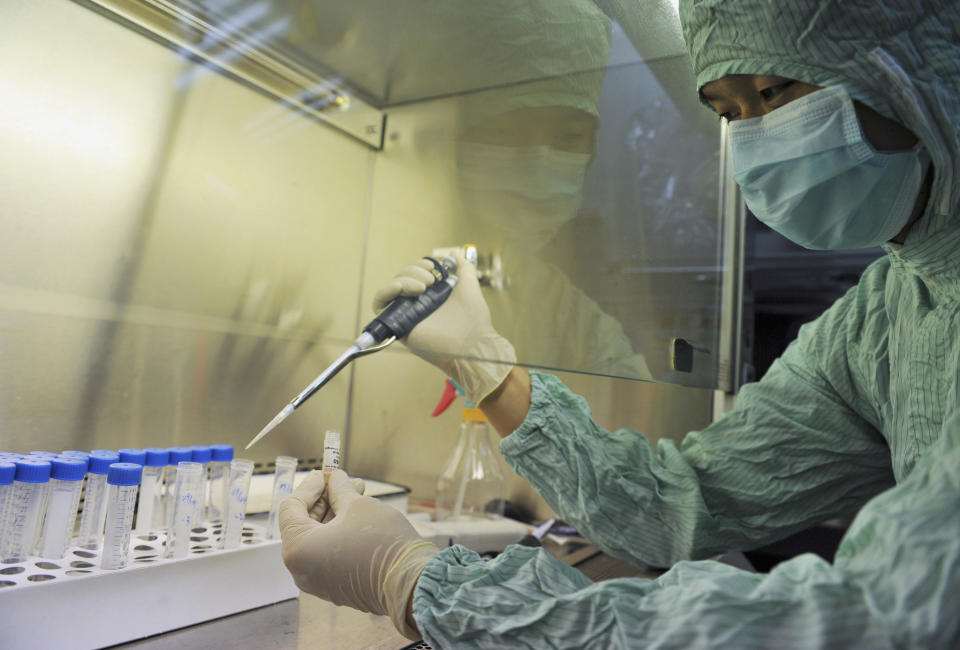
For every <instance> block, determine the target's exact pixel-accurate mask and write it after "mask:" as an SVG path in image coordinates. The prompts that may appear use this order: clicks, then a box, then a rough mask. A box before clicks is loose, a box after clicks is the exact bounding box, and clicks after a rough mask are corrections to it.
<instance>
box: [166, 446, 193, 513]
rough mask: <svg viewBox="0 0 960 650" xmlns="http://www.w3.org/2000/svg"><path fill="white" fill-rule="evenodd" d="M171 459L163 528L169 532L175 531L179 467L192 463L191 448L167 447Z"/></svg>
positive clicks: (168, 467) (167, 472)
mask: <svg viewBox="0 0 960 650" xmlns="http://www.w3.org/2000/svg"><path fill="white" fill-rule="evenodd" d="M167 451H168V452H170V459H169V460H168V461H167V471H166V472H164V479H163V528H164V530H166V531H167V532H169V531H171V530H173V510H174V505H175V504H176V502H177V499H176V496H177V466H178V465H179V464H180V463H182V462H184V461H187V462H190V459H191V458H192V457H193V453H192V452H191V451H190V447H167Z"/></svg>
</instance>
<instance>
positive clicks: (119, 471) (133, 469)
mask: <svg viewBox="0 0 960 650" xmlns="http://www.w3.org/2000/svg"><path fill="white" fill-rule="evenodd" d="M142 473H143V465H139V464H137V463H114V464H112V465H111V466H110V471H109V472H107V483H109V484H110V485H140V475H141V474H142Z"/></svg>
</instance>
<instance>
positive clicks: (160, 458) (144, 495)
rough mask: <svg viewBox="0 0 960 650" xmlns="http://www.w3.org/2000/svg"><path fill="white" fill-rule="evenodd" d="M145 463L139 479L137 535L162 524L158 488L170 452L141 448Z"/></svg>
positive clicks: (161, 449)
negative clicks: (141, 476)
mask: <svg viewBox="0 0 960 650" xmlns="http://www.w3.org/2000/svg"><path fill="white" fill-rule="evenodd" d="M143 451H144V452H145V453H144V456H145V464H144V466H143V478H142V479H141V480H140V498H139V500H138V501H137V525H136V526H135V528H134V531H135V532H136V534H137V535H146V534H147V533H149V532H150V531H151V530H154V529H156V528H160V527H161V526H162V520H163V511H162V503H161V502H160V490H159V488H160V487H162V482H163V470H164V468H165V467H166V466H167V462H168V461H169V459H170V452H168V451H167V450H166V449H163V448H161V447H148V448H146V449H144V450H143Z"/></svg>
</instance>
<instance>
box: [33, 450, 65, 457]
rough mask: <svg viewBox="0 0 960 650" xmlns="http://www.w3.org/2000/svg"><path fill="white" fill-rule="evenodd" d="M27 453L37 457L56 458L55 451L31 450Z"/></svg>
mask: <svg viewBox="0 0 960 650" xmlns="http://www.w3.org/2000/svg"><path fill="white" fill-rule="evenodd" d="M29 455H30V456H36V457H37V458H56V457H57V455H58V454H57V452H55V451H31V452H30V454H29Z"/></svg>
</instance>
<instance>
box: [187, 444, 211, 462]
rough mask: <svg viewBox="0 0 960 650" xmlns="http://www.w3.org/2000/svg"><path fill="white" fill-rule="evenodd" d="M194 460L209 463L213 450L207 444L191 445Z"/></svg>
mask: <svg viewBox="0 0 960 650" xmlns="http://www.w3.org/2000/svg"><path fill="white" fill-rule="evenodd" d="M190 452H191V455H192V457H191V458H190V460H192V461H193V462H195V463H209V462H210V458H211V457H212V456H213V451H212V450H211V449H210V447H208V446H207V445H193V446H192V447H190Z"/></svg>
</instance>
